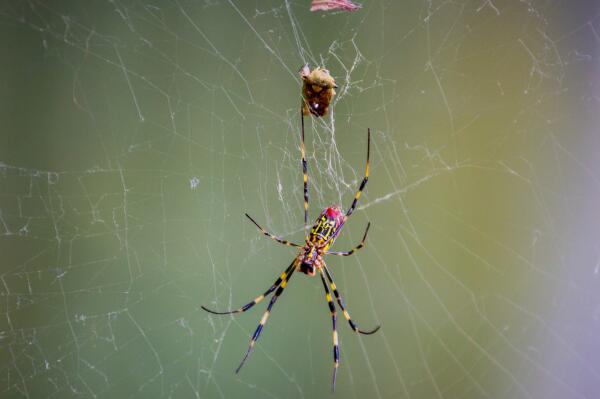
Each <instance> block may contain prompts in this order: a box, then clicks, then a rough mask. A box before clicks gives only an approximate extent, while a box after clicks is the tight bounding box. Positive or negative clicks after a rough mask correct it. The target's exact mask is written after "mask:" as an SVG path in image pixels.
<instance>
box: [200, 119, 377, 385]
mask: <svg viewBox="0 0 600 399" xmlns="http://www.w3.org/2000/svg"><path fill="white" fill-rule="evenodd" d="M301 124H302V134H301V144H300V150H301V153H302V173H303V177H304V226H305V227H306V226H307V225H308V173H307V162H306V151H305V148H304V116H303V115H302V113H301ZM370 148H371V131H370V130H367V164H366V168H365V176H364V178H363V180H362V182H361V183H360V187H359V188H358V191H357V192H356V194H355V195H354V200H353V201H352V204H351V205H350V208H349V209H348V211H347V212H346V214H345V215H344V214H343V213H342V210H341V208H340V207H339V206H335V205H334V206H331V207H329V208H326V209H325V210H323V211H322V212H321V214H320V215H319V217H318V218H317V220H316V222H315V224H314V225H313V227H312V228H311V230H310V233H309V234H308V235H307V236H306V242H305V244H304V245H299V244H295V243H293V242H290V241H287V240H284V239H281V238H279V237H277V236H275V235H273V234H271V233H269V232H267V231H266V230H265V229H263V228H262V227H261V226H260V225H259V224H258V223H256V221H255V220H254V219H252V218H251V217H250V216H249V215H248V214H246V217H248V219H250V221H252V223H254V224H255V225H256V227H258V229H259V230H260V231H261V232H262V233H263V234H264V235H266V236H267V237H269V238H271V239H273V240H275V241H277V242H278V243H281V244H284V245H288V246H291V247H296V248H299V249H300V250H299V253H298V255H297V256H296V257H295V258H294V260H293V261H292V263H291V264H290V265H289V266H288V268H287V269H286V270H285V271H284V272H283V273H281V275H280V276H279V277H278V278H277V280H275V282H274V283H273V285H272V286H271V287H269V289H268V290H266V291H265V292H264V293H263V294H262V295H259V296H258V297H256V299H254V300H253V301H252V302H250V303H247V304H246V305H244V306H242V307H241V308H239V309H236V310H229V311H226V312H216V311H213V310H210V309H208V308H206V307H204V306H202V309H204V310H206V311H207V312H210V313H213V314H220V315H223V314H232V313H241V312H245V311H247V310H248V309H250V308H251V307H253V306H254V305H256V304H257V303H259V302H260V301H262V300H263V299H264V298H265V297H266V296H267V295H269V294H271V293H272V292H273V291H275V290H276V291H275V295H273V297H272V298H271V301H270V302H269V305H268V306H267V310H266V311H265V313H264V314H263V316H262V319H260V323H259V324H258V327H257V328H256V331H254V334H253V335H252V338H251V340H250V345H249V346H248V350H247V351H246V354H245V355H244V358H243V359H242V362H241V363H240V365H239V366H238V368H237V369H236V371H235V372H236V373H238V372H239V371H240V369H241V368H242V366H243V365H244V363H245V362H246V359H248V356H249V355H250V353H252V349H253V348H254V345H255V343H256V341H257V340H258V337H259V336H260V333H261V331H262V329H263V327H264V325H265V324H266V322H267V319H268V318H269V314H270V312H271V309H272V308H273V305H275V302H276V301H277V298H279V296H280V295H281V293H282V292H283V290H284V288H285V286H286V285H287V283H288V281H289V280H290V278H291V277H292V274H293V273H294V272H295V271H296V270H298V269H299V270H300V272H302V273H305V274H307V275H309V276H314V275H315V270H317V271H318V272H319V274H320V275H321V281H322V282H323V287H324V289H325V298H326V299H327V304H328V306H329V311H330V312H331V320H332V322H333V362H334V363H333V378H332V385H331V389H332V391H335V381H336V376H337V370H338V368H339V363H340V351H339V347H338V333H337V329H336V320H337V312H336V308H335V305H334V303H333V300H332V298H331V291H333V295H334V296H335V299H336V301H337V304H338V306H339V307H340V309H341V311H342V313H343V314H344V317H345V318H346V320H347V321H348V323H349V324H350V328H352V330H354V331H355V332H357V333H360V334H367V335H368V334H373V333H375V332H377V330H379V327H380V326H377V327H375V328H374V329H373V330H370V331H363V330H361V329H359V328H358V326H357V325H356V324H355V323H354V322H353V321H352V319H351V318H350V314H349V313H348V311H347V310H346V308H345V307H344V301H343V299H342V296H341V295H340V293H339V291H338V289H337V287H336V285H335V283H334V282H333V277H332V276H331V273H330V272H329V269H327V265H326V264H325V261H324V260H323V255H339V256H349V255H352V254H353V253H354V252H355V251H356V250H358V249H360V248H362V247H363V246H364V244H365V240H366V239H367V233H368V232H369V226H370V225H371V223H368V224H367V228H366V229H365V234H364V236H363V238H362V240H361V241H360V243H359V244H358V245H357V246H356V247H354V248H352V249H351V250H350V251H344V252H331V251H329V247H330V246H331V245H332V244H333V242H334V241H335V239H336V238H337V236H338V235H339V233H340V230H341V229H342V226H343V225H344V223H345V222H346V220H347V219H348V218H349V217H350V215H352V212H354V209H355V208H356V204H357V202H358V199H359V198H360V194H361V193H362V191H363V189H364V188H365V186H366V184H367V181H368V180H369V153H370ZM327 281H329V285H328V284H327Z"/></svg>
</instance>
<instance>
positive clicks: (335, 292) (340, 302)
mask: <svg viewBox="0 0 600 399" xmlns="http://www.w3.org/2000/svg"><path fill="white" fill-rule="evenodd" d="M322 269H323V270H324V272H325V275H326V276H327V280H329V286H330V287H331V291H333V295H334V296H335V300H336V301H337V303H338V305H339V306H340V309H342V313H343V314H344V317H345V318H346V320H347V321H348V324H350V328H352V330H354V332H357V333H359V334H365V335H370V334H374V333H376V332H377V331H378V330H379V328H380V327H381V326H377V327H375V328H374V329H372V330H370V331H363V330H361V329H360V328H358V326H357V325H356V323H354V321H352V318H350V314H349V313H348V311H347V310H346V308H345V307H344V300H343V299H342V296H341V295H340V293H339V291H338V289H337V287H336V285H335V283H334V282H333V278H332V277H331V273H329V269H327V265H325V264H324V263H323V267H322Z"/></svg>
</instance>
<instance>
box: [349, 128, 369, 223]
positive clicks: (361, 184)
mask: <svg viewBox="0 0 600 399" xmlns="http://www.w3.org/2000/svg"><path fill="white" fill-rule="evenodd" d="M370 153H371V129H367V166H366V168H365V177H363V179H362V182H361V183H360V187H359V188H358V191H357V192H356V194H354V201H352V205H350V208H349V209H348V212H346V218H348V217H350V215H352V212H354V209H356V203H357V202H358V199H359V198H360V194H361V193H362V191H363V189H364V188H365V186H366V185H367V181H369V154H370Z"/></svg>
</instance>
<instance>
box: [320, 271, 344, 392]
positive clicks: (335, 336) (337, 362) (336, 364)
mask: <svg viewBox="0 0 600 399" xmlns="http://www.w3.org/2000/svg"><path fill="white" fill-rule="evenodd" d="M319 273H321V281H322V282H323V288H324V289H325V299H326V300H327V305H328V306H329V312H330V313H331V322H332V325H333V377H332V379H331V392H335V380H336V377H337V371H338V368H339V366H340V348H339V346H338V333H337V328H336V321H337V312H336V310H335V305H334V304H333V299H331V292H330V291H329V287H327V282H326V281H325V275H324V274H323V268H322V267H319Z"/></svg>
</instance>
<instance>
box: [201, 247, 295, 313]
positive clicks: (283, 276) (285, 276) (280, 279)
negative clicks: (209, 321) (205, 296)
mask: <svg viewBox="0 0 600 399" xmlns="http://www.w3.org/2000/svg"><path fill="white" fill-rule="evenodd" d="M295 266H296V260H295V259H294V261H293V262H292V264H291V265H289V266H288V268H287V269H286V270H285V271H284V272H283V273H281V275H280V276H279V277H278V278H277V280H275V282H274V283H273V285H272V286H271V287H269V289H268V290H266V291H265V292H264V293H263V294H262V295H259V296H257V297H256V298H255V299H254V300H253V301H252V302H249V303H247V304H245V305H244V306H242V307H241V308H239V309H235V310H227V311H225V312H216V311H214V310H210V309H208V308H207V307H205V306H200V307H201V308H202V309H204V310H206V311H207V312H208V313H212V314H234V313H241V312H245V311H247V310H248V309H250V308H251V307H252V306H254V305H256V304H257V303H259V302H260V301H262V300H263V299H265V297H266V296H268V295H269V294H271V293H272V292H273V291H275V290H276V289H277V287H279V285H280V284H281V283H282V282H283V281H284V280H287V279H288V278H289V276H290V274H291V272H292V269H293V268H294V267H295Z"/></svg>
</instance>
